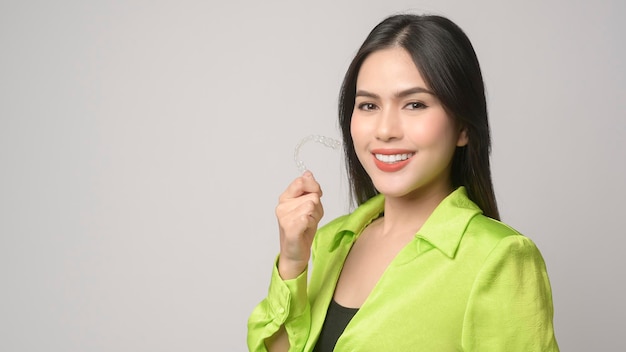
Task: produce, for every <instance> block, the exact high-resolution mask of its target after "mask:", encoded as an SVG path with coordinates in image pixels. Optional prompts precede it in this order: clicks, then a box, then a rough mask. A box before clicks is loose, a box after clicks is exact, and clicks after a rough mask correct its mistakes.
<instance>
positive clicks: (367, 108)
mask: <svg viewBox="0 0 626 352" xmlns="http://www.w3.org/2000/svg"><path fill="white" fill-rule="evenodd" d="M375 109H376V105H374V104H372V103H361V104H359V110H363V111H371V110H375Z"/></svg>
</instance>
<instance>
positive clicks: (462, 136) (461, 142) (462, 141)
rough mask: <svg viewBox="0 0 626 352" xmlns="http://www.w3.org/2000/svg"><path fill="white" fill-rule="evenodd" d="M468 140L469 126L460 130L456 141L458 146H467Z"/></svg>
mask: <svg viewBox="0 0 626 352" xmlns="http://www.w3.org/2000/svg"><path fill="white" fill-rule="evenodd" d="M468 142H469V137H467V128H465V127H463V128H461V131H460V132H459V138H458V139H457V141H456V146H457V147H465V146H466V145H467V143H468Z"/></svg>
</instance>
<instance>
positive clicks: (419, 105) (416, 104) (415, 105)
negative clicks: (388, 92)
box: [406, 101, 426, 110]
mask: <svg viewBox="0 0 626 352" xmlns="http://www.w3.org/2000/svg"><path fill="white" fill-rule="evenodd" d="M406 107H407V108H408V109H410V110H418V109H424V108H426V105H425V104H424V103H420V102H418V101H414V102H411V103H408V104H406Z"/></svg>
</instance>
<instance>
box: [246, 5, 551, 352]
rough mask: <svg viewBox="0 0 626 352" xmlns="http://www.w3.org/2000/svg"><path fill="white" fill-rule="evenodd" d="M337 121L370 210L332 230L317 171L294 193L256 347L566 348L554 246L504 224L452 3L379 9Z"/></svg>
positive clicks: (286, 199)
mask: <svg viewBox="0 0 626 352" xmlns="http://www.w3.org/2000/svg"><path fill="white" fill-rule="evenodd" d="M339 121H340V125H341V129H342V133H343V140H344V153H345V157H346V160H347V163H346V165H347V168H348V175H349V180H350V183H351V186H352V188H351V191H352V194H353V196H354V198H355V201H356V203H357V204H358V208H357V209H356V210H355V211H354V212H352V213H351V214H348V215H345V216H342V217H340V218H338V219H335V220H333V221H331V222H330V223H328V224H327V225H326V226H324V227H322V228H320V229H319V230H318V229H317V225H318V223H319V221H320V219H321V217H322V216H323V213H324V212H323V208H322V203H321V196H322V190H321V187H320V185H319V184H318V183H317V181H316V180H315V178H314V177H313V175H312V174H311V173H310V172H308V171H307V172H305V173H304V174H303V175H302V176H301V177H298V178H297V179H295V180H294V181H293V182H292V183H291V184H290V185H289V186H288V187H287V189H286V190H285V192H284V193H283V194H282V195H281V196H280V199H279V204H278V206H277V208H276V215H277V217H278V222H279V228H280V254H279V257H278V260H277V263H276V265H275V266H274V270H273V275H272V279H271V282H270V288H269V293H268V296H267V297H266V298H265V299H264V300H263V301H262V302H261V303H260V304H259V305H258V306H257V307H256V309H255V310H254V311H253V313H252V315H251V316H250V318H249V321H248V346H249V349H250V350H251V351H266V350H269V351H287V350H290V351H333V350H336V351H412V350H415V349H420V350H425V351H482V352H484V351H520V352H521V351H524V352H528V351H558V346H557V343H556V339H555V337H554V331H553V324H552V319H553V308H552V295H551V289H550V283H549V281H548V276H547V273H546V268H545V264H544V261H543V258H542V256H541V254H540V252H539V251H538V249H537V247H536V246H535V245H534V243H533V242H532V241H531V240H530V239H528V238H527V237H524V236H522V235H521V234H519V233H518V232H516V231H515V230H513V229H512V228H510V227H509V226H507V225H505V224H503V223H501V222H500V221H499V215H498V209H497V206H496V201H495V197H494V192H493V186H492V182H491V173H490V168H489V148H490V137H489V125H488V120H487V110H486V102H485V94H484V86H483V81H482V76H481V72H480V67H479V64H478V61H477V59H476V55H475V53H474V50H473V48H472V45H471V43H470V42H469V40H468V38H467V37H466V36H465V34H464V33H463V31H462V30H461V29H460V28H459V27H458V26H456V25H455V24H454V23H452V22H451V21H449V20H448V19H446V18H443V17H439V16H416V15H398V16H392V17H389V18H387V19H386V20H384V21H383V22H381V23H380V24H379V25H378V26H376V27H375V28H374V29H373V31H372V32H371V33H370V35H369V36H368V38H367V39H366V40H365V42H364V43H363V45H362V46H361V48H360V50H359V52H358V53H357V55H356V57H355V59H354V60H353V62H352V64H351V65H350V68H349V69H348V72H347V74H346V76H345V79H344V83H343V86H342V89H341V94H340V106H339ZM311 256H312V258H313V260H312V266H313V270H312V273H311V277H310V280H309V281H307V276H308V275H307V265H308V263H309V259H310V258H311Z"/></svg>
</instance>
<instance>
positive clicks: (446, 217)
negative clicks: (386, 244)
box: [329, 186, 482, 258]
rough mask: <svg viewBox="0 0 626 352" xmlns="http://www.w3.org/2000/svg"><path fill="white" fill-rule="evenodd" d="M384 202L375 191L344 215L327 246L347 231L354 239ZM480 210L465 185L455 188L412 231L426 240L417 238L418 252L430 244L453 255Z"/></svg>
mask: <svg viewBox="0 0 626 352" xmlns="http://www.w3.org/2000/svg"><path fill="white" fill-rule="evenodd" d="M384 205H385V198H384V196H383V195H382V194H378V195H376V196H374V197H372V198H370V199H369V200H368V201H367V202H365V203H363V204H362V205H361V206H359V207H358V208H357V209H355V210H354V212H353V213H352V214H350V215H349V216H347V217H345V218H344V221H343V223H342V224H340V225H339V228H338V231H337V233H336V235H335V238H334V240H333V241H332V244H331V246H330V247H329V250H330V251H333V250H335V249H336V248H337V247H338V246H339V244H340V243H341V242H342V239H343V238H345V236H346V235H350V237H352V240H354V239H355V238H356V234H359V233H361V231H363V229H364V228H365V227H366V226H367V225H369V224H370V223H371V222H372V221H374V220H375V219H376V218H378V217H379V215H380V214H381V213H382V212H383V209H384ZM480 213H482V210H481V209H480V208H479V207H478V206H477V205H476V204H475V203H474V202H472V201H471V200H470V199H469V198H468V196H467V190H466V189H465V187H463V186H461V187H459V188H457V189H456V190H454V191H453V192H452V193H450V194H449V195H448V196H447V197H446V198H444V200H442V201H441V203H439V205H438V206H437V207H436V208H435V210H434V211H433V213H432V214H431V215H430V217H428V219H427V220H426V222H425V223H424V225H423V226H422V228H421V229H420V230H419V231H418V232H417V233H416V234H415V236H416V237H417V238H420V239H422V240H424V241H425V242H426V244H424V243H421V241H418V242H417V252H418V253H419V252H422V251H424V250H426V249H427V247H428V245H430V246H433V247H435V248H437V249H439V250H440V251H441V252H442V253H444V254H445V255H447V256H448V257H450V258H454V256H455V254H456V251H457V248H458V247H459V243H460V242H461V238H462V237H463V233H465V229H466V228H467V225H468V224H469V222H470V220H471V219H472V218H473V217H474V216H476V215H477V214H480Z"/></svg>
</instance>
